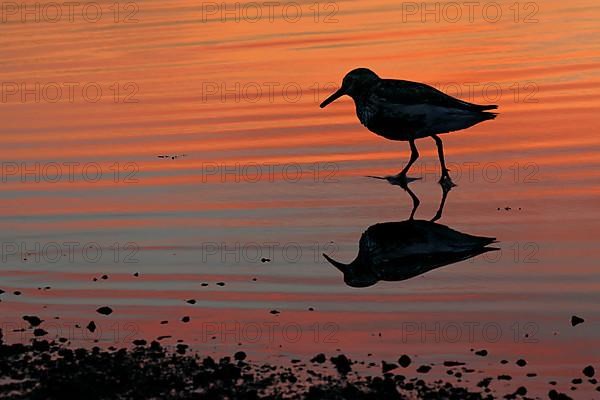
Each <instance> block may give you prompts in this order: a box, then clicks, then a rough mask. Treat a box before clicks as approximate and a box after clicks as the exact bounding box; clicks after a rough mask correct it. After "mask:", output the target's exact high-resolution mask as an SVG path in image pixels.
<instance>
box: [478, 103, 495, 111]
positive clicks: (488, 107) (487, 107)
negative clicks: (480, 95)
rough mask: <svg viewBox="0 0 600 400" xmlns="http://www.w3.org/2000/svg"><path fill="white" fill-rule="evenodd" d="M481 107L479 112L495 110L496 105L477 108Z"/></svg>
mask: <svg viewBox="0 0 600 400" xmlns="http://www.w3.org/2000/svg"><path fill="white" fill-rule="evenodd" d="M479 107H481V108H480V110H481V111H486V110H496V109H497V108H498V105H496V104H490V105H486V106H479Z"/></svg>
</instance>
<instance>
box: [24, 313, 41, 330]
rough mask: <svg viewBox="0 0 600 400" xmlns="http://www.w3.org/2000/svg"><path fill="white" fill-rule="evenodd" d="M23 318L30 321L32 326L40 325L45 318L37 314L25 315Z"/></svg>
mask: <svg viewBox="0 0 600 400" xmlns="http://www.w3.org/2000/svg"><path fill="white" fill-rule="evenodd" d="M23 320H25V321H27V322H29V325H31V326H32V327H35V326H40V324H41V323H42V322H43V320H41V319H40V318H38V317H36V316H35V315H23Z"/></svg>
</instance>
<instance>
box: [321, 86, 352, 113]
mask: <svg viewBox="0 0 600 400" xmlns="http://www.w3.org/2000/svg"><path fill="white" fill-rule="evenodd" d="M345 94H346V90H345V89H344V88H343V87H342V88H339V89H338V90H337V92H335V93H334V94H332V95H331V96H329V97H328V98H326V99H325V101H324V102H322V103H321V106H320V107H321V108H324V107H327V105H328V104H329V103H333V102H334V101H336V100H337V99H339V98H340V97H342V96H343V95H345Z"/></svg>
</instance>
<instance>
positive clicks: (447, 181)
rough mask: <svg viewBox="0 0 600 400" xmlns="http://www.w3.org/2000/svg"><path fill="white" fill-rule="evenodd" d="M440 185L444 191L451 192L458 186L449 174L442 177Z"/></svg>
mask: <svg viewBox="0 0 600 400" xmlns="http://www.w3.org/2000/svg"><path fill="white" fill-rule="evenodd" d="M439 184H440V185H441V186H442V189H444V190H450V189H452V188H453V187H454V186H456V184H455V183H454V182H452V178H450V175H449V174H448V172H446V173H444V174H443V175H442V177H441V178H440V180H439Z"/></svg>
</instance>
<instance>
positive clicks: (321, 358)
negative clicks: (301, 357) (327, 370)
mask: <svg viewBox="0 0 600 400" xmlns="http://www.w3.org/2000/svg"><path fill="white" fill-rule="evenodd" d="M325 361H326V358H325V354H323V353H319V354H317V355H316V356H314V357H313V358H311V359H310V362H312V363H319V364H323V363H324V362H325Z"/></svg>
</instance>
